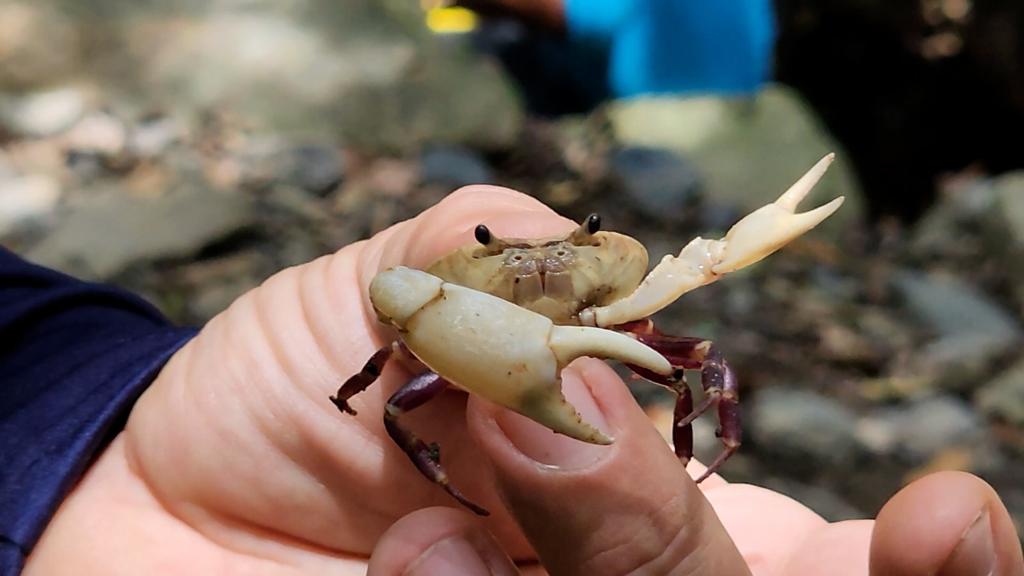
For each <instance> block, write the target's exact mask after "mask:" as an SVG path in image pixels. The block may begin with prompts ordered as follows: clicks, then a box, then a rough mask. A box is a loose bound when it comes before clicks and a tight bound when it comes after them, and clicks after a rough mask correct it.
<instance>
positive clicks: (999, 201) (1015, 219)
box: [984, 171, 1024, 314]
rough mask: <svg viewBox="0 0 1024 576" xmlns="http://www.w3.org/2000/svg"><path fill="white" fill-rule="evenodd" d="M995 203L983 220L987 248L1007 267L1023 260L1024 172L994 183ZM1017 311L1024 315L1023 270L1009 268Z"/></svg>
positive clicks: (1015, 267) (1014, 173)
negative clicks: (999, 257) (1006, 264)
mask: <svg viewBox="0 0 1024 576" xmlns="http://www.w3.org/2000/svg"><path fill="white" fill-rule="evenodd" d="M992 193H993V196H994V198H993V202H992V206H991V210H990V211H989V213H988V218H986V219H985V220H984V223H985V233H986V240H987V243H988V249H989V250H990V251H991V253H992V254H997V255H999V256H1001V257H1002V259H1003V260H1004V261H1006V262H1007V263H1008V264H1009V263H1013V262H1020V261H1022V260H1024V171H1019V172H1012V173H1010V174H1006V175H1003V176H1000V177H999V178H996V179H995V180H994V181H993V182H992ZM1007 271H1008V272H1009V274H1010V277H1011V278H1012V279H1013V284H1014V296H1015V297H1016V299H1017V305H1018V310H1019V311H1020V312H1021V313H1022V314H1024V267H1021V266H1014V265H1009V266H1007Z"/></svg>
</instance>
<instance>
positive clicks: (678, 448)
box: [626, 364, 693, 467]
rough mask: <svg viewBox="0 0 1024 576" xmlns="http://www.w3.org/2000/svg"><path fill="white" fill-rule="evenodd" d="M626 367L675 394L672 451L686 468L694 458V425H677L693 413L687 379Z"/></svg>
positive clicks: (631, 366) (691, 397) (691, 393)
mask: <svg viewBox="0 0 1024 576" xmlns="http://www.w3.org/2000/svg"><path fill="white" fill-rule="evenodd" d="M626 366H627V367H628V368H629V369H630V370H632V371H633V372H634V373H636V375H638V376H640V377H642V378H645V379H647V380H650V381H651V382H654V383H655V384H660V385H662V386H664V387H666V388H668V389H669V390H672V391H673V392H675V394H676V406H675V410H673V412H672V449H673V450H674V451H675V453H676V457H678V458H679V461H680V462H682V463H683V467H686V465H687V464H689V463H690V459H691V458H693V425H692V424H687V425H685V426H678V425H677V423H678V422H679V421H680V420H683V419H684V418H686V417H688V416H690V414H692V413H693V392H691V391H690V387H689V385H687V383H686V379H685V378H684V377H678V378H667V377H665V376H662V375H661V374H655V373H654V372H651V371H650V370H645V369H644V368H641V367H639V366H633V365H632V364H626Z"/></svg>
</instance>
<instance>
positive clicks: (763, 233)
mask: <svg viewBox="0 0 1024 576" xmlns="http://www.w3.org/2000/svg"><path fill="white" fill-rule="evenodd" d="M834 159H835V154H829V155H828V156H825V157H824V158H822V159H821V160H819V161H818V163H817V164H815V165H814V167H812V168H811V169H810V170H809V171H808V172H807V173H806V174H804V175H803V177H802V178H800V179H799V180H797V182H796V184H793V185H792V186H790V188H789V190H786V192H785V193H783V194H782V196H779V199H778V200H776V201H775V202H773V203H771V204H769V205H767V206H764V207H762V208H759V209H757V210H755V211H754V212H752V213H750V214H749V215H747V216H746V217H745V218H743V219H742V220H740V221H739V222H737V223H736V225H735V226H733V227H732V228H731V229H730V230H729V231H728V232H727V233H726V235H725V238H722V239H721V240H708V239H704V238H695V239H694V240H692V241H691V242H690V243H689V244H687V245H686V246H685V247H684V248H683V249H682V251H680V252H679V255H678V256H671V255H670V256H665V257H664V258H662V260H661V262H659V263H658V265H657V266H655V267H654V270H651V273H650V274H648V275H647V277H646V278H644V280H643V282H641V283H640V286H638V287H637V288H636V290H634V291H633V293H632V294H630V295H629V296H627V297H625V298H623V299H621V300H618V301H616V302H613V303H611V304H609V305H608V306H600V307H592V308H587V309H585V310H583V311H581V312H580V314H579V320H580V323H581V324H583V325H586V326H616V325H618V324H624V323H626V322H631V321H633V320H639V319H640V318H646V317H648V316H650V315H652V314H654V313H655V312H657V311H659V310H661V309H662V308H664V307H665V306H668V305H669V304H671V303H672V302H675V301H676V299H677V298H679V297H680V296H682V295H683V294H685V293H687V292H689V291H690V290H693V289H695V288H699V287H701V286H704V285H705V284H710V283H712V282H714V281H716V280H718V279H719V278H720V277H721V276H722V275H723V274H726V273H729V272H733V271H735V270H739V269H740V268H743V267H744V266H749V265H750V264H753V263H755V262H757V261H759V260H761V259H762V258H764V257H766V256H768V255H769V254H771V253H772V252H775V251H776V250H778V249H779V248H782V247H783V246H785V245H786V244H787V243H789V242H790V241H792V240H793V239H794V238H796V237H797V236H800V235H801V234H803V233H805V232H807V231H808V230H810V229H811V228H814V227H815V226H817V225H818V224H820V223H821V222H822V221H823V220H825V219H826V218H828V217H829V216H831V215H832V213H833V212H835V211H836V210H838V209H839V206H841V205H842V203H843V197H842V196H840V197H839V198H836V199H835V200H832V201H831V202H829V203H828V204H825V205H824V206H819V207H818V208H815V209H814V210H810V211H808V212H803V213H797V211H796V208H797V205H798V204H799V203H800V201H801V200H803V199H804V197H806V196H807V194H808V193H810V191H811V188H813V187H814V185H815V184H817V183H818V180H821V177H822V175H823V174H825V170H827V169H828V166H829V164H831V163H832V160H834Z"/></svg>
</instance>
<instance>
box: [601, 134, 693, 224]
mask: <svg viewBox="0 0 1024 576" xmlns="http://www.w3.org/2000/svg"><path fill="white" fill-rule="evenodd" d="M609 170H610V176H611V178H613V179H614V180H615V182H616V184H617V185H618V186H619V188H620V189H621V190H623V191H624V192H625V193H626V197H627V198H628V199H629V200H631V201H632V203H633V204H634V205H635V206H636V207H637V209H638V210H640V211H641V212H642V213H644V214H645V215H646V216H648V217H650V218H654V219H655V220H656V221H659V222H672V221H677V220H678V219H680V218H682V217H683V215H684V213H685V212H686V209H687V208H688V207H691V206H693V205H694V204H695V203H696V200H697V197H698V195H699V194H700V189H701V178H700V175H699V174H698V172H697V169H696V167H695V166H693V164H691V163H690V162H688V161H687V160H686V159H685V158H684V157H682V156H680V155H679V154H676V153H675V152H672V151H670V150H665V149H662V148H650V147H645V146H629V147H626V148H621V149H619V150H616V151H614V152H613V153H612V154H611V158H610V159H609Z"/></svg>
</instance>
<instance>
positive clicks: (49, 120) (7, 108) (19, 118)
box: [0, 88, 86, 138]
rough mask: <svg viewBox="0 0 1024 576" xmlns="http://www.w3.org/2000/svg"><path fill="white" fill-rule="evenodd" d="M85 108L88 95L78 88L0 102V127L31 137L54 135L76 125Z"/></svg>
mask: <svg viewBox="0 0 1024 576" xmlns="http://www.w3.org/2000/svg"><path fill="white" fill-rule="evenodd" d="M85 107H86V98H85V95H84V94H83V93H82V92H81V91H79V90H77V89H75V88H56V89H52V90H46V91H43V92H32V93H29V94H26V95H23V96H19V97H17V98H8V99H6V100H4V101H0V127H5V128H7V130H9V131H10V132H12V133H14V134H15V135H18V136H24V137H29V138H42V137H46V136H52V135H54V134H58V133H60V132H63V131H64V130H67V129H68V128H70V127H71V126H72V125H73V124H74V123H75V122H77V121H78V119H79V118H81V117H82V114H83V113H84V112H85Z"/></svg>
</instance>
